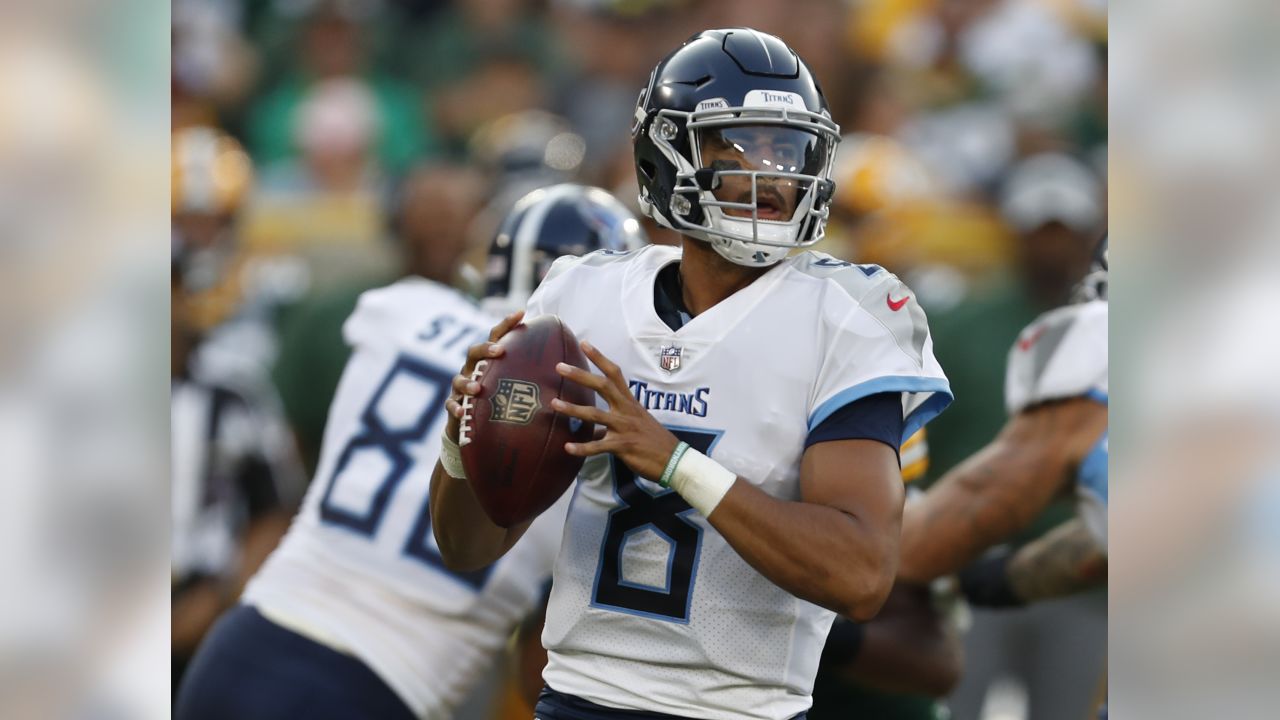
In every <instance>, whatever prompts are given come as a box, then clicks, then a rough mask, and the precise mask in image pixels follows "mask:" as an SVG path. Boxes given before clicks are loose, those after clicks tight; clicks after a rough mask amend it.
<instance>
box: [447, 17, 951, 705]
mask: <svg viewBox="0 0 1280 720" xmlns="http://www.w3.org/2000/svg"><path fill="white" fill-rule="evenodd" d="M636 119H637V124H636V127H635V129H634V135H633V136H634V139H635V155H636V160H637V171H638V179H639V180H640V183H641V188H642V195H641V199H642V204H643V205H644V206H645V207H646V211H647V212H648V213H649V214H650V215H651V216H652V217H653V218H654V219H655V220H657V221H658V222H659V223H661V224H663V225H665V226H667V227H671V228H674V229H676V230H679V231H680V232H681V233H682V234H683V235H684V236H685V237H684V239H683V245H682V247H681V248H678V249H677V248H671V247H658V246H653V247H649V248H645V249H643V250H640V251H636V252H631V253H609V252H597V253H594V254H591V255H588V256H586V257H584V258H581V259H564V260H561V261H558V263H557V265H556V266H555V267H554V268H553V269H552V272H551V273H550V274H549V275H548V277H547V279H546V280H545V281H544V283H543V284H542V285H541V286H540V287H539V289H538V291H537V292H536V293H534V296H533V297H532V298H531V299H530V301H529V305H528V308H527V311H526V314H525V316H526V317H530V318H532V317H535V316H538V315H543V314H554V315H558V316H559V317H560V318H561V319H562V321H563V322H564V323H565V324H566V325H567V326H568V327H569V328H571V329H572V330H573V331H574V333H575V334H576V335H577V337H578V338H579V339H580V340H582V341H583V351H584V353H585V354H586V356H587V357H588V358H589V359H590V360H591V362H592V363H593V364H594V365H595V367H596V368H598V369H599V371H600V373H602V374H597V373H592V372H588V371H586V370H583V369H579V368H574V367H571V366H568V365H560V366H559V367H558V368H557V369H558V372H560V373H561V375H562V376H564V377H565V378H566V379H567V380H569V381H571V382H575V383H579V384H582V385H584V386H586V387H589V388H591V389H592V390H594V391H595V392H596V393H597V395H598V396H599V398H598V402H597V405H595V406H578V405H570V404H566V403H565V402H563V401H561V400H559V399H553V400H552V401H551V405H552V407H554V408H555V409H556V410H557V411H559V412H562V413H564V414H566V415H569V416H571V417H577V418H579V419H582V420H587V421H592V422H594V423H596V424H597V427H598V437H597V438H596V439H594V440H592V441H590V442H587V443H582V444H575V443H569V444H568V445H566V447H565V450H566V452H568V453H570V454H573V455H578V456H583V457H588V458H589V459H588V460H587V461H586V464H585V465H584V466H583V469H582V472H581V473H580V474H579V476H578V480H577V484H576V487H575V489H574V492H573V499H572V503H571V505H570V508H569V512H568V518H567V521H566V525H565V532H564V539H563V544H562V546H561V550H560V554H559V557H558V558H557V560H556V564H555V573H554V580H553V584H552V592H551V598H550V602H549V606H548V615H547V622H546V626H545V629H544V631H543V643H544V645H545V646H546V648H547V650H548V656H549V661H548V665H547V667H546V669H545V671H544V673H543V678H544V680H545V681H546V688H545V689H544V691H543V695H542V698H541V699H540V701H539V703H538V706H537V708H536V715H537V717H538V718H542V719H543V720H562V719H563V720H581V719H582V718H590V719H593V720H594V719H596V718H614V717H619V718H620V717H644V718H670V717H680V718H724V719H728V718H735V719H736V718H762V719H763V718H768V719H770V720H780V719H782V718H793V717H798V716H803V714H804V712H805V711H806V710H807V709H808V707H809V706H810V704H811V691H812V686H813V680H814V675H815V673H816V671H817V666H818V661H819V657H820V655H821V653H822V648H823V644H824V642H825V639H826V636H827V632H828V630H829V628H830V626H831V623H832V620H833V619H834V617H835V614H836V612H840V613H843V614H846V615H849V616H851V617H854V618H857V619H861V620H865V619H867V618H869V617H871V616H873V615H874V614H875V613H876V612H877V611H878V610H879V607H880V606H881V604H883V602H884V600H885V597H886V596H887V594H888V592H889V587H890V585H891V584H892V580H893V570H894V567H893V566H894V559H895V558H896V556H897V535H898V522H899V519H900V517H901V511H902V501H903V487H902V479H901V472H900V467H899V458H898V455H897V452H898V448H899V447H900V446H901V444H902V442H903V441H904V440H905V439H906V437H908V436H909V435H911V434H912V433H913V432H914V431H915V430H916V429H918V428H919V427H920V426H922V425H923V424H924V423H925V422H927V421H928V420H929V419H930V418H932V417H933V416H934V415H936V414H937V413H938V412H940V411H941V410H942V409H943V408H944V407H945V406H946V405H947V403H948V402H949V401H950V391H949V388H948V385H947V381H946V378H945V377H944V375H943V374H942V371H941V368H939V367H938V364H937V362H936V361H935V360H934V358H933V352H932V340H931V339H930V337H929V332H928V327H927V324H926V321H925V316H924V312H923V311H922V310H921V309H920V308H919V305H918V304H917V303H915V302H914V298H913V296H912V294H911V293H910V291H909V290H908V289H907V288H906V287H905V286H904V285H903V284H902V283H901V282H900V281H899V280H898V279H897V278H896V277H895V276H894V275H892V274H891V273H889V272H887V271H885V270H883V269H881V268H879V267H876V266H869V265H868V266H860V265H854V264H852V263H848V262H844V261H841V260H838V259H835V258H833V257H831V256H828V255H823V254H820V253H812V252H803V253H800V254H796V255H791V256H789V254H790V252H791V251H792V250H794V249H796V248H798V247H805V246H807V245H810V244H812V243H814V242H817V241H818V240H819V239H820V238H821V235H822V229H823V226H824V225H825V219H826V212H827V208H826V203H827V202H828V201H829V199H830V192H831V189H832V188H831V185H830V168H831V156H832V152H833V150H834V143H835V142H837V141H838V138H839V134H838V128H836V126H835V124H834V123H832V122H831V121H830V117H829V114H828V113H827V110H826V104H825V100H824V99H823V98H822V94H821V91H820V90H818V88H817V85H816V83H815V82H814V80H813V78H812V76H811V75H810V73H809V70H808V68H807V67H805V65H804V63H803V62H802V61H800V59H799V57H798V56H797V55H796V54H795V53H794V52H793V51H792V50H791V49H790V48H789V47H787V46H786V45H785V44H784V43H783V42H782V41H781V40H779V39H778V38H776V37H773V36H771V35H765V34H763V33H759V32H756V31H753V30H748V29H733V30H712V31H707V32H704V33H701V34H699V35H697V36H695V37H693V38H691V39H690V40H689V41H688V42H687V43H685V45H684V46H683V47H681V48H679V49H678V50H676V51H675V52H674V53H672V54H671V55H670V56H668V57H667V58H666V59H665V60H663V61H662V62H661V63H660V64H659V65H658V67H657V69H655V71H654V74H653V76H652V77H651V78H650V81H649V87H648V88H646V90H645V91H644V92H643V93H642V94H641V97H640V102H639V105H638V106H637V109H636ZM520 319H521V315H520V314H518V313H517V314H515V315H512V316H509V317H508V318H507V319H505V320H504V321H503V323H501V324H500V325H499V326H497V327H496V328H495V329H494V332H493V334H492V335H491V338H493V339H496V338H498V337H501V335H502V334H503V333H505V332H506V330H507V329H509V328H510V327H512V326H514V324H515V323H516V322H518V321H519V320H520ZM501 352H502V349H501V346H500V345H496V344H493V343H480V344H478V345H476V346H475V347H473V348H472V350H471V351H470V352H469V353H468V362H467V364H466V365H465V366H463V368H462V371H461V372H460V373H459V375H458V376H457V377H456V378H455V380H454V385H453V388H454V392H455V396H454V397H453V398H451V399H450V401H449V409H450V413H451V416H452V417H451V421H450V424H449V426H448V428H447V430H446V436H445V439H444V447H445V450H444V452H443V454H442V464H441V465H440V466H438V467H437V470H436V475H435V477H434V479H433V486H432V496H433V498H432V508H433V509H432V512H433V514H434V515H435V516H436V522H435V523H434V525H433V527H434V528H435V532H436V535H437V538H438V539H439V540H440V547H441V551H442V553H443V554H444V556H445V557H446V558H447V559H448V560H449V561H450V562H451V563H452V564H456V565H457V566H459V567H483V566H485V565H487V564H488V563H491V562H493V561H494V560H495V559H496V558H499V557H503V556H504V555H503V553H504V552H506V551H507V548H509V547H510V546H511V544H512V543H513V542H515V541H516V540H517V539H518V538H519V537H520V533H521V532H522V531H523V528H521V527H515V528H512V529H505V528H500V527H498V526H495V525H493V524H492V523H491V522H488V521H487V518H486V517H485V516H484V515H483V512H482V511H481V510H480V509H479V505H478V502H477V501H476V498H475V495H474V493H473V492H472V491H471V488H470V485H469V484H468V482H467V480H466V478H465V477H464V475H465V473H462V474H459V473H460V472H461V469H460V468H458V467H457V465H456V464H445V459H446V458H447V457H449V455H450V453H453V452H456V451H455V450H453V449H452V448H451V446H452V445H453V444H454V443H455V442H456V438H457V434H456V433H457V426H458V424H459V423H458V420H459V419H460V417H461V416H462V414H463V413H464V409H463V405H462V402H461V401H460V398H462V397H463V396H466V395H474V394H475V393H476V392H477V391H478V383H476V382H475V381H474V379H473V378H472V376H471V372H472V370H473V368H474V367H475V363H476V362H477V361H479V360H480V359H483V358H485V357H494V356H496V355H499V354H501ZM600 431H603V432H602V434H601V433H600Z"/></svg>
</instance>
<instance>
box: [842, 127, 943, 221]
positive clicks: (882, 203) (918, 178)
mask: <svg viewBox="0 0 1280 720" xmlns="http://www.w3.org/2000/svg"><path fill="white" fill-rule="evenodd" d="M831 177H832V179H833V180H835V181H836V196H835V199H834V204H835V205H836V207H837V208H838V209H839V210H843V211H844V212H846V213H850V214H853V215H855V216H862V215H866V214H868V213H873V212H876V211H878V210H883V209H885V208H888V207H890V206H893V205H896V204H898V203H901V202H905V201H907V200H916V199H919V198H922V197H926V196H929V195H932V194H934V193H936V192H937V187H936V183H935V182H934V180H933V178H932V177H931V176H930V174H929V171H928V169H927V168H926V167H925V166H924V163H923V162H921V161H920V160H919V159H918V158H917V157H916V156H915V155H914V154H913V153H912V152H911V151H910V150H908V149H907V148H905V147H903V146H902V144H900V143H898V142H897V141H896V140H894V139H893V138H890V137H887V136H885V135H873V134H869V133H856V134H853V135H846V136H844V137H843V138H842V139H841V140H840V148H839V150H837V152H836V159H835V167H834V169H833V170H832V171H831Z"/></svg>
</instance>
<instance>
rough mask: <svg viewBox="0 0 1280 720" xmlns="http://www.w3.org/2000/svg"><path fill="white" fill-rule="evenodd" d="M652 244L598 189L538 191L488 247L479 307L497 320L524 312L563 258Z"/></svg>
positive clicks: (571, 186) (521, 202) (619, 205)
mask: <svg viewBox="0 0 1280 720" xmlns="http://www.w3.org/2000/svg"><path fill="white" fill-rule="evenodd" d="M648 242H649V239H648V237H647V236H646V235H645V232H644V229H643V228H642V227H640V221H639V220H637V219H636V218H635V216H634V215H632V214H631V211H630V210H628V209H627V208H626V206H625V205H623V204H622V203H620V202H618V200H617V199H616V198H614V197H613V196H612V195H610V194H609V193H607V192H605V191H604V190H601V189H600V188H597V187H588V186H585V185H575V184H573V183H564V184H561V185H552V186H550V187H545V188H539V189H537V190H534V191H533V192H531V193H529V194H527V195H525V196H524V197H522V198H520V199H519V200H518V201H516V204H515V206H514V207H512V208H511V212H509V213H507V216H506V218H504V219H503V221H502V225H501V227H499V228H498V233H497V235H495V236H494V238H493V242H492V244H490V246H489V259H488V264H487V265H486V267H485V292H484V299H483V300H481V301H480V307H482V308H484V309H485V310H487V311H488V312H491V313H493V314H495V315H506V314H508V313H512V312H515V311H516V310H519V309H521V308H523V307H524V306H525V303H527V302H528V301H529V296H530V295H532V294H533V291H534V290H535V289H536V288H537V287H538V284H539V283H541V282H542V279H543V278H544V277H546V275H547V272H548V271H549V270H550V269H551V263H553V262H555V261H556V259H557V258H559V257H560V256H562V255H585V254H587V253H589V252H594V251H596V250H612V251H616V252H625V251H628V250H635V249H637V248H640V247H642V246H644V245H646V244H648Z"/></svg>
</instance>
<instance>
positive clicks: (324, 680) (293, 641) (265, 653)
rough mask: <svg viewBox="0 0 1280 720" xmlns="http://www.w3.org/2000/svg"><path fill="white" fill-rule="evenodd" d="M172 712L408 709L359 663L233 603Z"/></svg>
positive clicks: (227, 715) (327, 718) (221, 714)
mask: <svg viewBox="0 0 1280 720" xmlns="http://www.w3.org/2000/svg"><path fill="white" fill-rule="evenodd" d="M173 717H174V718H175V720H230V719H231V718H235V720H282V719H284V718H290V719H292V718H307V719H308V720H354V719H357V718H369V719H370V720H372V719H373V718H377V719H378V720H400V719H404V720H412V719H413V717H414V715H413V713H412V712H410V710H409V708H408V707H407V706H405V704H404V702H403V701H402V700H400V697H399V696H398V695H396V694H395V692H394V691H392V690H391V688H390V687H388V686H387V684H386V683H384V682H383V681H382V679H381V678H379V677H378V676H377V675H376V674H374V672H373V671H372V670H370V669H369V668H368V667H367V666H366V665H365V664H364V663H362V662H360V661H359V660H357V659H355V658H354V657H351V656H350V655H345V654H343V653H340V652H338V651H336V650H333V649H332V648H329V647H326V646H324V645H321V644H319V643H317V642H314V641H312V640H309V639H307V638H305V637H303V636H301V635H298V634H297V633H294V632H291V631H289V630H286V629H285V628H282V627H280V626H279V625H276V624H275V623H273V622H271V621H270V620H267V619H266V618H264V617H263V616H262V615H261V614H259V613H258V611H257V610H255V609H253V608H252V607H249V606H247V605H237V606H236V607H234V608H232V609H231V610H230V611H228V612H227V613H226V614H225V615H223V616H222V618H221V619H219V620H218V622H217V623H216V624H215V625H214V626H213V628H212V629H211V630H210V631H209V634H208V636H206V637H205V639H204V642H202V643H201V644H200V649H199V650H197V651H196V655H195V657H194V658H193V659H192V660H191V664H190V665H189V666H188V667H187V672H186V677H185V678H184V679H183V681H182V687H181V688H180V689H179V690H178V699H177V702H176V703H175V707H174V714H173Z"/></svg>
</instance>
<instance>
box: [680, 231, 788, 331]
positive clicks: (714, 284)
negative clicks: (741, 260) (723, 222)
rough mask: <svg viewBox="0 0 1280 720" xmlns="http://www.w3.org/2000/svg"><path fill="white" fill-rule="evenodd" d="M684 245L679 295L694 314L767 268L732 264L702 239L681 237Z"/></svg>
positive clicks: (702, 311)
mask: <svg viewBox="0 0 1280 720" xmlns="http://www.w3.org/2000/svg"><path fill="white" fill-rule="evenodd" d="M683 248H684V251H683V253H682V255H681V258H680V286H681V288H680V294H681V298H682V299H683V300H684V306H685V308H686V309H687V310H688V311H689V314H690V315H692V316H695V317H696V316H698V315H700V314H702V313H704V312H706V311H707V310H709V309H710V308H712V307H713V306H715V305H716V304H717V303H719V302H720V301H721V300H724V299H725V298H727V297H729V296H730V295H732V294H734V293H736V292H738V291H739V290H741V289H742V288H745V287H746V286H748V285H750V284H751V283H753V282H755V280H756V278H758V277H760V276H761V275H763V274H765V272H767V271H768V269H769V268H749V267H743V266H741V265H735V264H733V263H731V262H729V261H728V260H725V259H724V258H723V257H720V254H719V253H717V252H716V251H715V250H714V249H713V248H712V247H711V246H710V245H708V244H707V243H705V242H703V241H701V240H694V239H692V238H684V243H683Z"/></svg>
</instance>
